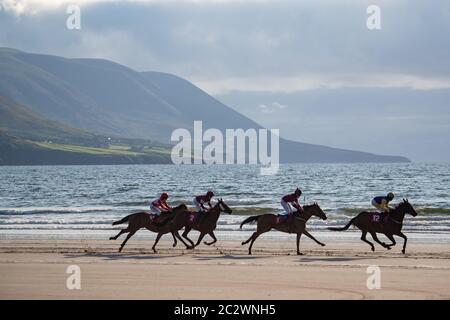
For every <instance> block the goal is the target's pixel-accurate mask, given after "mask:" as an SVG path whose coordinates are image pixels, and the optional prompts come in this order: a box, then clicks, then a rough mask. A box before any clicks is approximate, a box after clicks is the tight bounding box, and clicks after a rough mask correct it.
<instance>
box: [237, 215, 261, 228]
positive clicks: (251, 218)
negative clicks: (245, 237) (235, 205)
mask: <svg viewBox="0 0 450 320" xmlns="http://www.w3.org/2000/svg"><path fill="white" fill-rule="evenodd" d="M259 217H260V216H251V217H248V218H247V219H245V220H244V221H242V223H241V226H240V227H239V228H240V229H242V226H243V225H244V224H247V223H252V222H255V221H258V219H259Z"/></svg>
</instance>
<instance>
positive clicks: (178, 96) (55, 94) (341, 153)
mask: <svg viewBox="0 0 450 320" xmlns="http://www.w3.org/2000/svg"><path fill="white" fill-rule="evenodd" d="M0 95H2V96H4V97H7V98H8V99H10V100H11V101H16V102H17V103H18V104H21V105H23V106H26V108H28V109H29V110H30V111H32V112H33V113H34V114H35V115H37V116H39V117H43V118H45V119H46V120H47V121H56V122H58V123H59V124H61V125H62V126H68V127H71V128H76V129H78V130H81V131H87V132H90V133H91V134H94V135H101V136H105V135H114V136H117V137H125V138H130V139H146V140H157V141H160V142H161V143H163V144H168V143H170V136H171V133H172V131H173V130H174V129H176V128H187V129H192V126H193V122H194V120H202V121H203V127H204V129H207V128H218V129H221V130H224V129H226V128H243V129H248V128H255V129H258V128H261V126H260V125H258V124H257V123H255V122H254V121H252V120H251V119H249V118H247V117H245V116H243V115H242V114H240V113H238V112H236V111H234V110H233V109H231V108H229V107H227V106H226V105H224V104H222V103H221V102H219V101H218V100H216V99H214V98H213V97H211V96H210V95H208V94H207V93H206V92H204V91H202V90H201V89H199V88H198V87H196V86H195V85H193V84H192V83H190V82H188V81H186V80H184V79H182V78H180V77H177V76H174V75H171V74H166V73H160V72H137V71H134V70H132V69H130V68H127V67H125V66H122V65H119V64H117V63H114V62H111V61H107V60H101V59H67V58H62V57H57V56H50V55H42V54H30V53H25V52H22V51H18V50H15V49H9V48H0ZM21 112H22V111H21ZM24 112H25V111H24ZM17 131H20V130H16V133H17ZM280 159H281V161H282V162H405V161H409V160H408V159H406V158H404V157H395V156H380V155H374V154H370V153H365V152H357V151H350V150H342V149H336V148H329V147H325V146H318V145H312V144H306V143H300V142H294V141H288V140H284V139H281V140H280Z"/></svg>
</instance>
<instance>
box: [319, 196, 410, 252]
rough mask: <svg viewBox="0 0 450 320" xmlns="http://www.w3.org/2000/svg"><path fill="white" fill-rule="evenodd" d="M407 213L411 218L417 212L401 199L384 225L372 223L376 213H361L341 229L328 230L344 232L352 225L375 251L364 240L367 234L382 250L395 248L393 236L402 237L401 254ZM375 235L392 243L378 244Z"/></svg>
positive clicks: (404, 245)
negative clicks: (382, 235)
mask: <svg viewBox="0 0 450 320" xmlns="http://www.w3.org/2000/svg"><path fill="white" fill-rule="evenodd" d="M406 213H409V214H410V215H412V216H413V217H415V216H417V212H416V211H415V210H414V208H413V207H412V205H411V204H410V203H409V202H408V200H405V199H403V202H401V203H400V204H398V205H397V207H396V208H395V209H393V210H391V211H390V213H389V219H388V220H387V222H386V223H383V222H374V221H373V219H372V217H373V215H374V214H379V213H377V212H366V211H365V212H361V213H360V214H358V215H357V216H356V217H354V218H353V219H351V220H350V222H349V223H348V224H347V225H346V226H345V227H342V228H328V230H332V231H344V230H347V229H348V228H350V226H351V225H352V224H353V225H354V226H356V227H357V228H358V229H360V230H361V231H362V235H361V240H362V241H364V242H366V243H368V244H369V245H370V247H371V249H372V251H375V247H374V245H373V243H371V242H370V241H368V240H367V239H366V235H367V232H369V233H370V234H371V235H372V238H373V240H375V241H376V242H377V243H379V244H380V245H381V246H382V247H383V248H386V249H388V250H391V247H393V246H395V244H396V242H395V239H394V235H396V236H399V237H402V238H403V239H404V240H405V241H404V243H403V250H402V253H403V254H405V252H406V242H407V240H408V238H407V237H406V236H405V235H404V234H403V233H402V227H403V219H404V218H405V214H406ZM377 233H382V234H384V235H385V236H386V237H388V239H389V240H391V241H392V243H391V244H385V243H384V242H380V240H378V237H377Z"/></svg>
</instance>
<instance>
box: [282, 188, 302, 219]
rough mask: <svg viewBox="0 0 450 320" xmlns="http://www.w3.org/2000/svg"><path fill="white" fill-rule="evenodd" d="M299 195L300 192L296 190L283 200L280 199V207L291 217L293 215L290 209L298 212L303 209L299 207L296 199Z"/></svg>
mask: <svg viewBox="0 0 450 320" xmlns="http://www.w3.org/2000/svg"><path fill="white" fill-rule="evenodd" d="M301 195H302V190H300V189H299V188H297V189H296V190H295V192H294V193H292V194H288V195H285V196H284V197H283V198H281V206H282V207H283V209H284V210H285V211H286V212H287V214H288V215H292V214H293V213H294V210H293V209H292V207H294V208H295V209H297V210H298V211H303V207H302V206H301V205H300V203H298V198H300V196H301ZM291 205H292V207H291Z"/></svg>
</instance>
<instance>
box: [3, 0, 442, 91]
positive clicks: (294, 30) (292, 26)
mask: <svg viewBox="0 0 450 320" xmlns="http://www.w3.org/2000/svg"><path fill="white" fill-rule="evenodd" d="M0 3H1V6H2V8H4V10H3V11H0V29H1V30H2V33H0V45H2V46H12V47H16V48H18V49H23V50H26V51H31V52H40V53H49V54H59V55H65V56H70V57H77V56H84V57H90V56H95V57H99V55H100V54H102V55H103V58H106V59H112V60H115V61H116V62H119V63H122V64H125V65H128V66H131V67H133V68H135V69H137V70H140V71H148V70H158V71H166V72H171V73H175V74H177V75H180V76H182V77H185V78H188V79H189V80H193V81H194V82H195V83H196V84H198V85H199V86H200V87H201V88H204V89H205V90H207V91H209V92H211V93H216V94H219V93H224V92H228V91H233V90H250V91H266V90H270V91H281V92H293V91H296V90H312V89H317V88H340V87H342V88H345V87H355V86H356V87H358V86H359V87H371V86H372V87H378V88H385V87H396V88H399V87H407V88H413V89H419V90H429V89H439V88H447V87H448V86H449V78H450V76H449V75H450V61H449V59H448V56H449V55H450V43H449V42H448V41H446V39H447V37H448V32H449V30H450V19H448V12H450V3H449V2H448V1H442V0H436V1H433V3H427V4H425V3H422V2H417V3H414V5H412V4H411V3H410V1H406V0H398V1H379V5H380V7H381V15H382V29H381V30H379V31H369V30H368V29H367V28H366V23H365V20H366V18H367V14H366V8H367V5H369V4H371V2H370V1H365V0H361V1H357V0H347V1H345V5H342V3H341V2H339V3H337V2H336V1H326V0H320V1H257V0H255V1H251V2H248V1H243V0H235V1H233V0H223V1H213V0H186V1H184V0H173V1H162V0H149V1H145V0H143V1H138V0H135V1H133V0H128V1H127V0H124V1H118V0H70V1H69V0H67V1H66V0H52V1H50V0H47V1H45V0H44V1H37V0H0ZM69 3H70V4H72V3H77V4H80V5H81V9H82V10H81V25H82V29H81V30H79V31H74V32H73V33H70V32H69V31H68V30H67V29H66V28H65V19H66V18H67V14H66V12H65V6H66V5H68V4H69ZM75 32H78V33H77V34H76V33H75ZM119 35H120V36H119ZM127 38H128V39H127ZM89 39H96V41H91V40H89ZM120 43H123V45H119V46H118V44H120ZM87 44H89V46H87Z"/></svg>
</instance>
